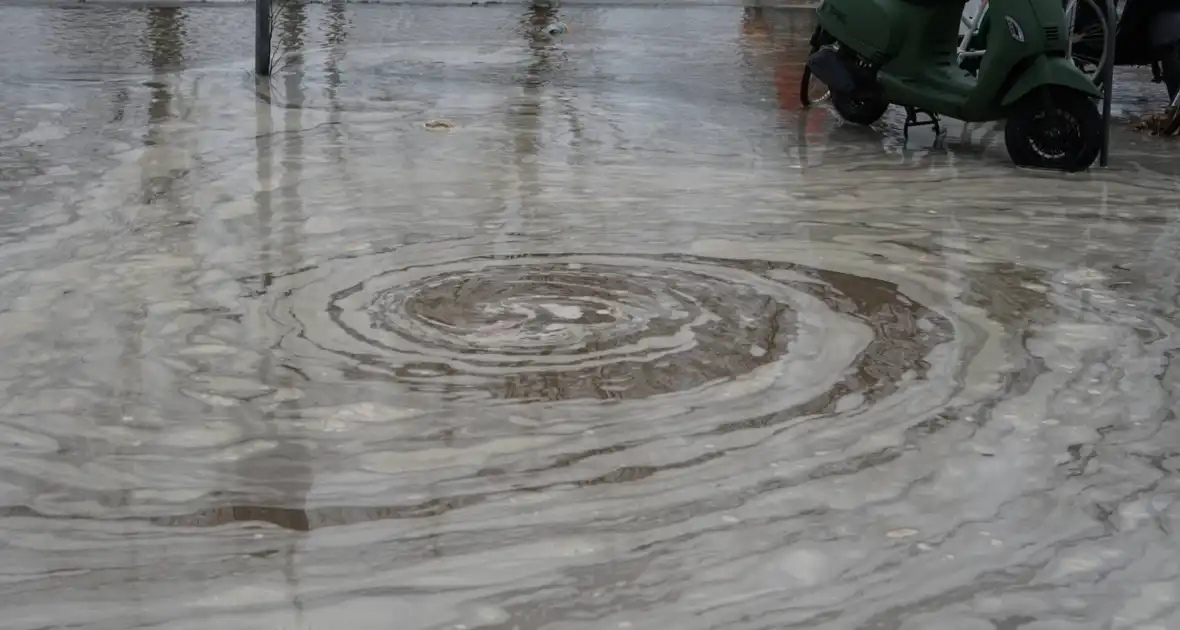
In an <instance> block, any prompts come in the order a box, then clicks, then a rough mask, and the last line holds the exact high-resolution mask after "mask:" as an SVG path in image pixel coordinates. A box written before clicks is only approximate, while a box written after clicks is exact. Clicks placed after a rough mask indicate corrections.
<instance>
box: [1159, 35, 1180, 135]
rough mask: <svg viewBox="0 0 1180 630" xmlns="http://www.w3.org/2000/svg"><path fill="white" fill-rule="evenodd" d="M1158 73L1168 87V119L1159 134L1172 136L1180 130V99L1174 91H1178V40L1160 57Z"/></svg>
mask: <svg viewBox="0 0 1180 630" xmlns="http://www.w3.org/2000/svg"><path fill="white" fill-rule="evenodd" d="M1160 74H1162V75H1163V77H1164V85H1166V86H1167V87H1168V103H1169V105H1168V108H1167V110H1166V115H1167V116H1168V120H1167V122H1166V123H1164V126H1163V128H1162V129H1160V135H1164V136H1174V135H1176V134H1177V133H1178V132H1180V100H1178V99H1177V98H1176V93H1177V92H1180V42H1173V43H1172V45H1171V46H1170V47H1169V48H1168V50H1167V51H1166V52H1165V53H1164V56H1163V58H1162V59H1160Z"/></svg>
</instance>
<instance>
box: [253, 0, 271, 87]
mask: <svg viewBox="0 0 1180 630" xmlns="http://www.w3.org/2000/svg"><path fill="white" fill-rule="evenodd" d="M270 1H271V0H255V2H254V72H255V74H257V75H258V76H260V77H266V76H270V32H271V28H270Z"/></svg>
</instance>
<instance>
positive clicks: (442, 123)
mask: <svg viewBox="0 0 1180 630" xmlns="http://www.w3.org/2000/svg"><path fill="white" fill-rule="evenodd" d="M422 126H423V127H425V128H426V129H428V130H430V131H450V130H452V129H454V128H455V123H453V122H451V121H449V120H443V119H441V118H431V119H430V120H428V121H426V122H424V123H422Z"/></svg>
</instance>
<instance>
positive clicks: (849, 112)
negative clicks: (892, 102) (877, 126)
mask: <svg viewBox="0 0 1180 630" xmlns="http://www.w3.org/2000/svg"><path fill="white" fill-rule="evenodd" d="M832 107H835V108H836V112H837V113H839V114H840V117H841V118H843V119H844V120H846V121H848V122H850V123H852V124H854V125H865V126H866V127H867V126H868V125H871V124H873V123H875V122H877V121H878V120H881V117H882V116H884V115H885V110H887V109H889V101H887V100H885V99H884V98H881V97H879V96H874V97H869V98H864V99H860V98H853V97H852V96H850V95H848V94H835V93H833V94H832Z"/></svg>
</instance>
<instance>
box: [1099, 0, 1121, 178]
mask: <svg viewBox="0 0 1180 630" xmlns="http://www.w3.org/2000/svg"><path fill="white" fill-rule="evenodd" d="M1114 2H1115V0H1106V6H1105V7H1104V8H1105V9H1106V37H1105V40H1106V41H1105V42H1104V44H1105V45H1106V63H1105V64H1104V65H1103V66H1102V68H1101V70H1100V71H1101V72H1102V151H1101V152H1100V153H1099V154H1098V165H1099V166H1102V167H1105V166H1106V165H1107V164H1109V163H1110V102H1111V100H1112V99H1113V98H1114V95H1113V93H1114V51H1115V46H1114V44H1115V41H1114V40H1115V32H1117V31H1118V26H1117V25H1118V22H1119V14H1118V10H1117V8H1116V7H1115V3H1114Z"/></svg>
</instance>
